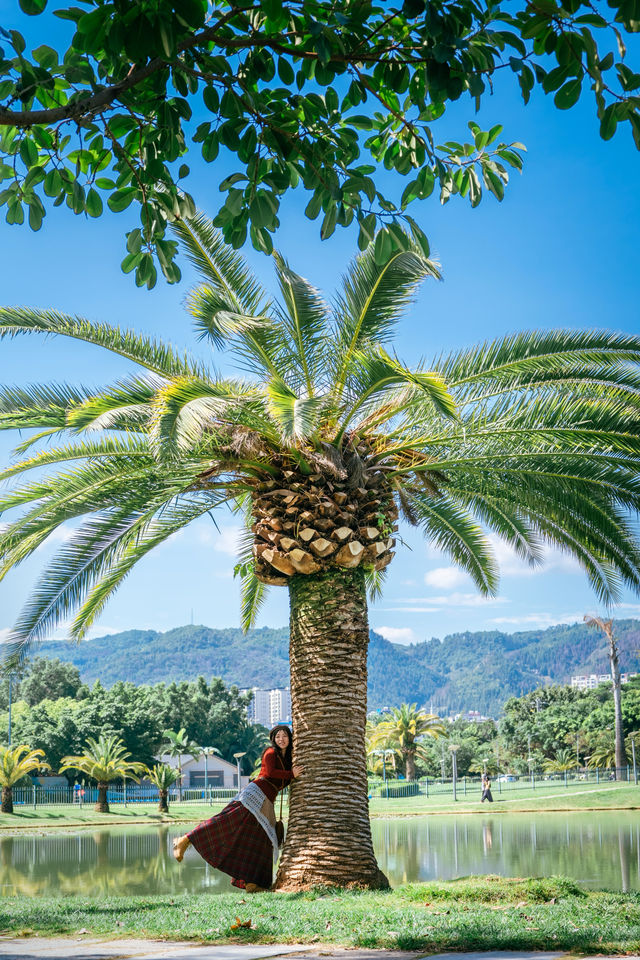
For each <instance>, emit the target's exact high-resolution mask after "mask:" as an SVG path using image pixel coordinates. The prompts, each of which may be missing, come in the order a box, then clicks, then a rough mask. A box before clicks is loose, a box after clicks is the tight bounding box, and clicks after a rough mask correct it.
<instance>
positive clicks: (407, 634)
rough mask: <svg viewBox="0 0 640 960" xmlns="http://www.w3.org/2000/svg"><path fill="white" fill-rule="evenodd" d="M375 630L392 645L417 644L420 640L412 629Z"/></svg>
mask: <svg viewBox="0 0 640 960" xmlns="http://www.w3.org/2000/svg"><path fill="white" fill-rule="evenodd" d="M373 629H374V630H375V632H376V633H379V634H380V636H381V637H384V639H385V640H388V641H389V642H390V643H415V642H416V640H417V639H418V638H417V636H416V634H415V633H414V631H413V630H412V629H411V627H374V628H373Z"/></svg>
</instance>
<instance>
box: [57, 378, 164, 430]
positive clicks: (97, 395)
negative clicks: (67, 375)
mask: <svg viewBox="0 0 640 960" xmlns="http://www.w3.org/2000/svg"><path fill="white" fill-rule="evenodd" d="M166 382H167V380H166V378H164V377H159V376H157V375H155V374H151V376H146V377H130V378H129V379H127V380H120V381H118V382H117V383H115V384H114V385H113V386H109V387H104V388H103V389H102V390H100V391H95V392H94V393H93V394H92V395H90V396H89V397H87V399H85V400H83V401H82V402H81V403H78V404H76V405H74V406H73V407H72V408H71V409H70V410H69V411H68V413H67V426H68V427H69V429H70V430H73V431H75V432H76V433H79V432H80V431H81V430H124V429H133V430H142V429H144V426H145V424H146V423H147V422H148V420H149V418H150V416H151V408H150V406H149V405H150V403H151V401H152V400H153V398H154V396H155V394H156V393H157V391H158V390H160V389H161V388H162V386H163V385H164V384H165V383H166Z"/></svg>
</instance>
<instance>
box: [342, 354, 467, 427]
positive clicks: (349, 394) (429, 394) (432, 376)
mask: <svg viewBox="0 0 640 960" xmlns="http://www.w3.org/2000/svg"><path fill="white" fill-rule="evenodd" d="M398 386H402V387H403V388H404V389H403V392H402V408H403V409H406V408H407V407H411V406H412V405H415V404H416V401H417V400H419V401H420V404H419V406H420V411H421V414H422V418H423V419H424V416H425V410H424V408H425V406H429V407H430V408H431V413H432V414H433V413H434V412H435V414H436V415H437V416H438V417H440V418H442V417H444V418H445V419H451V418H455V417H456V402H455V399H454V398H453V397H452V395H451V394H450V392H449V390H448V388H447V385H446V383H445V382H444V380H443V379H442V377H441V376H440V375H439V374H437V373H433V372H431V371H428V370H410V369H409V368H407V367H404V366H403V365H402V364H401V363H400V362H399V361H398V360H396V359H395V358H394V357H391V356H389V354H388V353H387V352H386V351H385V350H384V349H383V348H382V347H377V348H376V349H371V350H367V351H356V352H355V353H354V355H353V358H352V364H351V370H350V372H349V377H348V380H347V381H346V383H345V391H344V393H345V396H344V400H345V403H346V405H347V410H346V413H345V415H344V416H343V418H342V419H341V423H340V429H339V431H338V439H339V438H341V437H342V435H343V434H344V432H345V430H346V429H347V427H348V426H349V424H350V423H351V421H352V420H353V419H354V417H356V415H360V416H363V415H364V416H365V417H371V416H373V417H376V416H377V417H378V419H379V420H380V418H381V404H382V405H383V406H386V405H387V404H388V402H389V394H392V396H393V395H395V396H397V390H398ZM372 408H373V409H372ZM396 412H397V411H396Z"/></svg>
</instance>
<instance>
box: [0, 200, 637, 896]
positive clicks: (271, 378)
mask: <svg viewBox="0 0 640 960" xmlns="http://www.w3.org/2000/svg"><path fill="white" fill-rule="evenodd" d="M176 230H177V237H178V241H179V242H180V243H181V245H182V247H183V249H184V251H185V252H186V254H187V256H188V257H189V258H190V259H191V261H192V262H193V263H194V264H195V266H196V268H197V269H198V270H199V272H200V274H201V277H202V283H201V284H200V285H199V286H198V287H197V288H196V289H195V290H194V291H193V292H192V294H191V295H190V298H189V300H188V306H189V310H190V312H191V314H192V316H193V317H194V319H195V326H196V331H197V333H198V335H199V336H200V338H202V339H204V340H207V341H208V342H209V343H210V344H211V345H212V346H214V347H223V348H225V350H226V355H227V357H228V358H229V360H233V359H235V361H237V363H238V364H239V365H240V367H241V368H243V369H244V374H245V375H244V376H238V377H237V378H232V377H228V378H222V377H220V376H218V375H216V374H215V373H214V372H212V371H211V370H210V369H209V368H208V367H207V366H206V364H205V363H204V362H202V361H200V360H194V359H191V358H189V357H188V356H183V355H181V354H178V353H177V352H176V351H175V350H174V349H172V348H171V347H169V346H167V345H164V344H162V343H160V342H158V341H156V340H153V339H152V338H148V337H143V336H140V335H138V334H137V333H135V332H134V331H131V330H122V329H120V328H118V327H116V326H111V325H108V324H102V323H93V322H90V321H89V320H85V319H83V318H82V317H72V316H67V315H65V314H61V313H59V312H56V311H54V310H36V309H30V308H28V307H6V308H3V309H0V334H1V335H5V336H15V335H18V334H35V335H47V336H51V335H57V336H65V337H71V338H75V339H78V340H83V341H87V342H90V343H92V344H96V345H99V346H102V347H103V348H105V349H108V350H110V351H111V352H112V353H115V354H117V355H120V356H122V357H125V358H127V359H128V360H129V361H134V362H135V363H137V364H138V367H139V372H138V373H136V374H134V375H132V376H129V377H128V378H127V379H124V380H119V381H118V382H117V383H115V384H113V385H111V386H107V387H104V388H103V389H100V390H97V389H87V388H84V387H81V386H79V385H71V384H68V385H60V384H47V385H32V386H27V387H5V388H4V389H3V390H2V391H0V426H3V427H5V428H6V429H17V430H20V431H24V430H26V429H32V430H33V431H35V436H32V437H30V438H28V440H24V439H23V438H22V437H21V441H20V447H19V448H18V450H19V457H20V459H19V460H18V462H16V463H15V464H13V465H12V466H11V467H9V468H8V469H7V470H6V471H5V472H4V475H3V477H4V479H9V478H14V479H16V480H17V479H18V478H21V477H22V476H23V474H25V472H28V471H30V470H31V469H32V468H33V469H35V470H36V475H35V477H34V478H33V479H32V480H31V481H30V482H25V483H23V484H17V485H16V488H15V489H14V490H12V491H10V492H5V493H4V496H3V497H2V500H1V501H0V509H2V510H4V509H7V510H8V509H9V508H10V507H11V508H20V507H23V508H25V512H24V514H23V515H22V516H20V517H19V518H18V519H15V520H14V521H13V522H12V523H11V524H10V525H8V526H7V527H6V528H5V529H4V530H3V531H2V533H1V535H0V556H1V557H2V567H0V570H7V569H9V568H11V567H12V566H13V565H15V564H17V563H19V562H20V561H21V560H22V559H24V558H25V557H28V556H30V555H31V554H32V553H33V552H34V551H35V550H36V549H37V547H38V545H39V544H41V543H42V542H43V541H44V540H45V539H46V538H47V537H48V536H49V534H50V533H51V532H52V531H54V530H55V529H56V528H57V527H59V526H60V524H62V523H65V522H69V521H74V522H76V523H77V524H78V526H77V528H74V532H73V534H72V536H71V537H70V538H69V539H67V540H66V541H65V542H64V543H63V544H61V546H60V549H59V551H58V553H57V555H56V557H55V559H54V560H53V561H52V562H51V565H50V566H49V567H48V569H46V570H45V571H44V573H43V576H42V579H41V580H40V581H39V583H38V584H37V586H36V587H35V588H34V590H33V593H32V595H31V597H30V599H29V600H28V602H27V604H26V606H25V608H24V610H23V612H22V614H21V615H20V617H19V619H18V621H17V623H16V624H15V627H14V630H13V633H12V635H11V637H10V641H11V642H10V643H9V645H8V646H7V647H6V648H5V649H6V650H7V653H8V657H9V660H10V661H11V660H12V661H13V662H18V661H19V659H20V657H21V656H24V654H25V653H26V651H27V650H28V649H29V647H30V645H31V644H32V643H33V642H34V641H36V640H38V639H39V638H42V637H44V636H47V635H48V634H49V633H50V631H51V630H52V629H53V627H54V625H56V624H58V623H59V622H66V621H69V620H70V621H71V622H70V628H69V629H70V634H71V636H72V637H74V638H76V639H79V638H81V637H82V636H84V635H85V633H86V631H87V630H88V628H89V626H90V625H91V624H92V623H93V622H94V621H95V619H96V618H97V617H98V616H99V615H100V614H101V613H102V611H103V609H104V607H105V604H106V603H107V600H108V598H109V597H110V596H111V594H112V593H113V591H114V590H115V589H116V588H117V587H118V586H119V584H121V583H122V581H123V580H124V579H125V578H126V577H127V575H128V574H129V572H130V571H131V569H132V568H133V567H134V565H135V564H136V563H137V562H138V560H140V559H141V558H142V557H144V556H146V554H147V553H149V551H150V550H152V549H154V547H155V546H157V545H158V544H160V543H161V542H162V541H164V540H166V538H167V537H169V536H170V535H171V534H172V533H174V532H175V531H177V530H179V529H181V528H182V527H184V526H185V525H186V524H188V523H189V522H190V521H192V520H195V519H196V518H197V517H201V516H203V515H204V514H205V513H210V512H211V511H214V510H218V508H221V507H222V506H223V505H229V506H231V507H232V509H234V510H236V511H238V512H239V513H240V514H241V515H243V516H244V518H245V520H246V529H247V535H246V539H245V541H244V543H243V545H242V547H241V555H240V557H239V564H238V568H237V569H238V572H239V574H240V576H241V580H242V587H243V600H242V623H243V625H244V626H247V625H249V624H250V623H251V622H252V618H253V617H254V616H255V614H256V612H257V610H258V609H259V607H260V603H261V601H262V599H263V598H264V595H265V590H266V589H267V587H268V585H269V584H273V585H277V586H285V587H286V588H287V589H288V591H289V597H290V663H291V696H292V710H293V722H294V728H295V730H296V758H297V760H298V762H299V763H300V764H302V765H303V766H304V770H305V772H304V775H303V776H302V777H301V778H300V779H299V780H298V781H297V782H296V783H295V784H294V787H293V788H292V790H291V816H290V820H289V831H288V834H287V841H286V844H285V847H284V850H283V854H282V858H281V861H280V869H279V872H278V877H277V881H276V882H277V885H278V886H279V887H280V888H282V889H284V888H289V889H298V888H300V887H302V886H306V885H308V884H322V883H325V884H339V885H342V884H345V883H350V882H353V883H358V884H361V885H363V886H376V885H384V884H385V883H386V880H385V878H384V877H383V876H382V875H381V874H380V872H379V870H378V867H377V864H376V861H375V857H374V854H373V846H372V843H371V835H370V828H369V820H368V811H367V783H366V758H365V746H364V729H365V719H366V700H367V684H366V681H367V646H368V641H369V627H368V620H367V593H368V592H369V594H371V593H374V594H375V593H376V591H379V590H380V588H381V584H382V580H383V577H384V571H385V570H386V568H387V565H388V564H389V563H390V562H391V559H392V556H393V550H394V547H395V537H394V534H395V530H396V518H397V515H398V511H399V510H400V511H402V514H403V516H404V517H405V518H406V519H407V520H408V521H409V522H411V523H413V524H417V525H418V526H419V527H420V528H421V530H422V533H423V535H424V536H425V538H426V539H427V540H428V541H430V542H431V543H432V544H433V545H435V546H436V547H438V548H439V549H441V550H442V551H444V552H445V553H448V554H449V555H450V557H451V559H452V562H453V563H455V564H457V565H458V566H459V567H461V568H462V570H464V571H466V572H467V573H468V574H469V576H470V577H471V578H472V580H473V582H474V583H475V584H476V585H477V587H478V589H479V591H480V592H481V593H483V594H486V595H492V594H494V593H495V592H496V591H497V589H498V569H497V565H496V562H495V558H494V552H493V549H492V543H491V539H490V537H489V536H488V534H489V533H490V534H492V535H494V536H497V537H500V538H502V539H503V540H504V541H505V542H506V543H508V544H509V545H510V546H511V547H513V549H514V550H515V551H516V552H517V553H518V555H519V556H520V557H522V558H523V559H524V560H525V561H526V562H529V563H531V564H537V563H540V562H541V561H542V559H543V553H542V550H543V548H544V546H545V545H548V544H551V545H555V546H556V547H558V548H560V549H562V550H563V551H565V553H567V554H568V555H570V556H573V557H575V558H576V559H577V561H578V562H579V563H580V564H581V565H582V566H583V567H584V569H585V570H586V571H587V574H588V577H589V579H590V581H591V583H592V585H593V587H594V589H595V591H596V594H597V595H598V596H599V597H600V599H601V600H602V601H604V602H605V603H606V602H609V601H611V600H613V599H615V598H616V597H617V596H618V594H619V589H620V586H621V585H622V584H628V585H629V586H630V587H632V588H633V589H638V588H639V587H640V570H639V567H640V555H639V549H638V542H637V539H636V536H635V533H634V531H633V525H632V520H633V514H634V513H635V512H636V511H637V510H638V507H639V505H640V488H639V485H638V464H639V462H640V461H639V455H640V431H639V430H638V413H639V403H640V401H639V398H638V385H639V383H640V338H637V337H632V336H623V335H621V334H614V333H608V332H606V331H581V330H567V331H546V330H545V331H542V332H535V331H534V332H528V333H519V334H515V335H513V336H506V337H502V338H500V339H498V340H495V341H493V342H491V343H484V344H481V345H480V346H478V347H474V348H471V349H464V350H458V351H455V352H453V353H451V354H449V355H448V356H440V357H437V358H436V359H435V360H433V361H432V363H431V364H426V363H424V362H422V361H419V362H417V363H416V364H415V365H414V366H413V367H411V368H410V367H408V366H406V365H404V364H403V363H401V361H400V360H399V359H398V358H397V357H396V356H395V355H394V354H393V352H392V348H391V347H390V342H391V339H392V336H393V333H394V330H395V327H396V325H397V323H398V321H399V319H400V318H401V316H402V314H403V312H404V311H405V309H406V308H407V306H408V305H409V304H410V303H411V302H412V300H413V298H414V295H415V293H416V291H417V289H418V287H419V285H420V283H421V282H422V281H423V280H425V279H427V278H437V277H438V270H437V267H436V266H435V264H434V263H433V262H432V261H431V260H430V259H429V258H428V256H427V255H426V254H425V251H424V250H423V249H422V248H421V247H420V245H419V243H417V242H416V241H415V240H414V238H413V237H412V236H410V235H408V234H407V235H405V234H399V239H400V242H401V244H402V246H403V249H399V250H397V251H396V252H394V253H393V254H392V255H390V256H388V257H386V256H385V255H384V254H385V251H384V249H381V245H380V244H379V245H378V248H377V249H376V245H375V244H373V245H372V246H370V247H368V248H367V249H365V250H364V251H363V252H362V253H361V254H360V255H359V256H358V257H357V259H356V260H355V261H354V262H353V263H352V264H351V265H350V267H349V268H348V270H347V273H346V276H345V277H344V279H343V282H342V285H341V288H340V290H339V292H338V294H337V297H336V298H335V299H334V301H333V304H332V305H331V306H329V305H328V304H327V303H326V302H325V300H324V299H323V298H322V297H321V295H320V293H319V292H318V291H317V290H316V289H315V288H314V287H313V286H312V285H311V284H310V283H308V282H307V281H306V280H304V279H303V278H302V277H300V276H299V275H297V274H296V273H295V272H294V271H293V270H292V269H291V268H290V267H289V265H288V264H287V263H286V261H285V260H284V259H283V258H282V257H280V256H274V265H275V269H276V275H277V280H278V283H279V287H280V299H279V302H275V301H273V300H272V299H271V298H270V297H269V296H267V294H266V293H265V292H264V290H263V289H262V288H261V286H260V284H259V283H258V281H257V280H256V279H255V277H254V276H253V275H252V274H251V272H250V270H249V268H248V267H247V265H246V263H245V262H244V260H243V259H242V257H241V256H240V255H239V254H238V253H237V252H234V251H231V250H229V248H227V247H226V246H225V245H224V243H223V241H222V239H221V237H220V235H219V234H218V233H217V232H216V231H215V230H214V229H213V227H212V225H211V223H210V221H208V220H207V219H205V218H204V217H201V216H198V217H195V218H194V219H192V220H189V221H185V222H184V223H181V224H179V225H178V226H177V228H176ZM38 437H40V438H44V439H52V440H53V441H54V446H53V447H52V448H49V447H45V448H44V449H41V450H40V452H35V453H34V452H33V451H32V450H29V451H28V452H26V453H25V451H26V450H27V447H28V445H29V443H30V442H33V443H37V442H38ZM56 467H57V468H58V469H56ZM51 471H53V472H52V473H51ZM81 521H82V522H81ZM330 745H333V747H332V748H330Z"/></svg>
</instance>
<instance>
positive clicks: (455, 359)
mask: <svg viewBox="0 0 640 960" xmlns="http://www.w3.org/2000/svg"><path fill="white" fill-rule="evenodd" d="M620 361H628V362H630V363H634V364H637V363H638V362H639V361H640V337H636V336H631V335H629V334H620V333H611V332H609V331H607V330H586V331H585V330H532V331H531V330H527V331H522V332H521V333H516V334H512V335H510V336H507V337H501V338H499V339H496V340H493V341H485V342H484V343H481V344H478V345H477V346H475V347H472V348H471V349H466V350H457V351H455V352H453V353H450V354H449V355H447V356H443V357H441V358H439V360H438V361H436V362H435V363H434V364H433V367H434V369H436V370H439V371H440V372H441V373H442V375H443V376H444V378H445V379H446V380H447V382H448V383H449V384H450V386H451V388H452V389H455V388H459V387H462V386H463V385H466V384H472V383H474V384H477V383H479V382H480V381H489V380H493V381H496V382H502V383H509V384H510V385H511V386H517V385H519V384H520V379H521V378H523V381H524V382H525V383H526V382H527V379H528V378H531V377H532V376H534V377H535V376H538V377H540V375H544V374H545V373H547V372H548V373H549V374H550V375H551V376H554V375H556V374H558V373H561V372H562V371H564V370H566V368H567V366H568V367H569V369H575V367H576V365H577V364H584V365H591V366H592V367H593V365H595V364H598V365H605V366H606V369H607V371H609V372H610V373H611V372H612V370H613V369H615V367H612V365H613V364H615V363H620Z"/></svg>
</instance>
